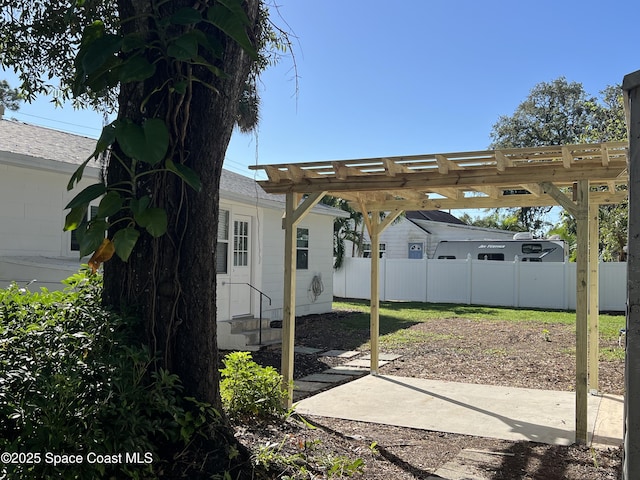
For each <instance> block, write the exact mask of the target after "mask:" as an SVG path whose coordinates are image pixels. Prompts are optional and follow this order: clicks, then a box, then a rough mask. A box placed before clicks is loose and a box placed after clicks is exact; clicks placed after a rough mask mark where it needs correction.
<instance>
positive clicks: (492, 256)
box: [478, 253, 504, 262]
mask: <svg viewBox="0 0 640 480" xmlns="http://www.w3.org/2000/svg"><path fill="white" fill-rule="evenodd" d="M478 260H499V261H501V262H504V253H479V254H478Z"/></svg>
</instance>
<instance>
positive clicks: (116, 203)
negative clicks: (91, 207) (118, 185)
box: [96, 191, 123, 218]
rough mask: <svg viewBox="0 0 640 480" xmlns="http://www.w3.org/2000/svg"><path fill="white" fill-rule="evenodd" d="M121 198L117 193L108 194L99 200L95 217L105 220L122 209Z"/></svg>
mask: <svg viewBox="0 0 640 480" xmlns="http://www.w3.org/2000/svg"><path fill="white" fill-rule="evenodd" d="M122 203H123V201H122V197H121V196H120V194H119V193H118V192H114V191H111V192H108V193H107V194H106V195H105V196H104V197H102V200H100V205H98V213H97V215H96V216H97V217H99V218H106V217H110V216H111V215H113V214H115V213H117V212H118V211H120V209H121V208H122Z"/></svg>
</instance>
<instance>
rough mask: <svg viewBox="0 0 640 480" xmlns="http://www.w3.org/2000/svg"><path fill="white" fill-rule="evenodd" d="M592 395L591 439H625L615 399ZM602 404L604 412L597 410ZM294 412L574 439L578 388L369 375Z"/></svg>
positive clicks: (544, 439)
mask: <svg viewBox="0 0 640 480" xmlns="http://www.w3.org/2000/svg"><path fill="white" fill-rule="evenodd" d="M608 397H610V396H607V399H606V401H605V402H602V400H603V397H600V396H593V395H591V396H589V398H588V412H589V414H588V425H589V432H590V439H591V436H592V435H593V433H594V430H595V439H596V440H597V441H602V440H606V441H607V442H609V444H610V445H613V444H616V445H620V444H621V443H622V411H621V410H620V409H619V406H620V405H622V400H621V398H620V397H611V398H608ZM601 404H602V412H600V409H601ZM296 411H297V412H298V413H301V414H306V415H317V416H324V417H334V418H343V419H348V420H356V421H361V422H371V423H381V424H386V425H396V426H402V427H410V428H420V429H424V430H432V431H440V432H449V433H458V434H464V435H474V436H479V437H490V438H499V439H504V440H526V441H534V442H541V443H547V444H551V445H569V444H571V443H574V441H575V433H574V428H575V394H574V393H573V392H560V391H547V390H533V389H523V388H509V387H499V386H493V385H472V384H463V383H453V382H441V381H435V380H426V379H419V378H405V377H395V376H390V375H378V376H372V375H367V376H364V377H362V378H359V379H356V380H354V381H352V382H349V383H346V384H342V385H339V386H337V387H335V388H333V389H331V390H327V391H325V392H322V393H319V394H317V395H315V396H312V397H309V398H306V399H304V400H302V401H301V402H300V403H298V404H297V407H296Z"/></svg>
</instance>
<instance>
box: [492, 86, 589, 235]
mask: <svg viewBox="0 0 640 480" xmlns="http://www.w3.org/2000/svg"><path fill="white" fill-rule="evenodd" d="M595 104H597V100H596V99H595V98H593V97H589V96H587V94H586V93H585V91H584V89H583V87H582V84H580V83H576V82H567V80H566V79H565V78H564V77H560V78H558V79H556V80H554V81H552V82H550V83H546V82H542V83H539V84H538V85H536V86H535V87H534V88H533V89H532V90H531V92H530V93H529V96H528V97H527V98H526V99H525V100H524V101H523V102H522V103H521V104H520V105H519V106H518V107H517V108H516V111H515V112H514V113H513V115H511V116H501V117H500V118H499V119H498V121H497V122H496V123H495V124H494V125H493V129H492V131H491V138H492V139H493V142H492V143H491V145H490V147H489V148H491V149H499V148H522V147H539V146H544V145H563V144H569V143H580V142H581V141H582V140H583V139H584V138H585V136H586V134H587V130H588V128H587V126H588V125H591V124H593V122H594V119H595V117H594V112H593V109H592V106H593V105H595ZM519 193H525V192H524V191H521V190H516V191H511V192H509V191H507V192H505V194H519ZM551 208H552V207H520V208H513V209H509V211H511V212H515V213H516V214H517V215H518V218H519V220H520V222H521V223H522V225H524V227H525V228H526V229H527V230H528V231H530V232H533V233H535V234H538V235H539V234H542V233H543V232H542V228H543V226H544V218H545V216H546V215H547V214H548V213H549V212H550V211H551Z"/></svg>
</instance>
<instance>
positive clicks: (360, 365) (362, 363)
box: [343, 358, 390, 368]
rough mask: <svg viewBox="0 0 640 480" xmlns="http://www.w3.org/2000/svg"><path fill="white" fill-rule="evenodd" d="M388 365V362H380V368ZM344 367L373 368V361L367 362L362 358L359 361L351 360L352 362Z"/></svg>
mask: <svg viewBox="0 0 640 480" xmlns="http://www.w3.org/2000/svg"><path fill="white" fill-rule="evenodd" d="M387 363H390V362H388V361H386V360H378V368H380V367H382V366H384V365H386V364H387ZM343 366H345V367H356V368H369V367H371V360H370V359H369V360H365V359H363V358H360V359H358V360H351V361H350V362H347V363H345V364H343Z"/></svg>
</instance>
